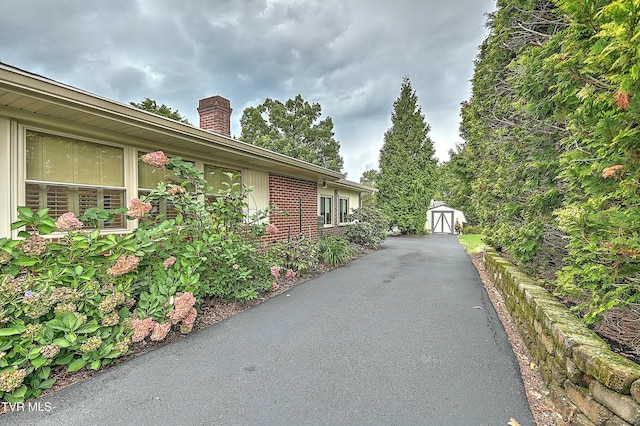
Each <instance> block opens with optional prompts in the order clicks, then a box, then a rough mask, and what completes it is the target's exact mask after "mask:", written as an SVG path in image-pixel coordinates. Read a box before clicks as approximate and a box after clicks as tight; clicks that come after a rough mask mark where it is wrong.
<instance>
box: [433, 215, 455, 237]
mask: <svg viewBox="0 0 640 426" xmlns="http://www.w3.org/2000/svg"><path fill="white" fill-rule="evenodd" d="M431 232H432V233H434V234H453V212H450V211H446V212H445V211H442V212H438V211H433V212H431Z"/></svg>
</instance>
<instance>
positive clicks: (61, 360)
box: [56, 353, 73, 365]
mask: <svg viewBox="0 0 640 426" xmlns="http://www.w3.org/2000/svg"><path fill="white" fill-rule="evenodd" d="M71 361H73V353H68V354H66V355H65V356H63V357H61V358H57V359H56V365H67V364H69V363H70V362H71Z"/></svg>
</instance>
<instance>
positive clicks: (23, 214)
mask: <svg viewBox="0 0 640 426" xmlns="http://www.w3.org/2000/svg"><path fill="white" fill-rule="evenodd" d="M33 216H34V213H33V210H31V209H30V208H29V207H25V206H18V217H19V218H20V219H22V220H28V219H33Z"/></svg>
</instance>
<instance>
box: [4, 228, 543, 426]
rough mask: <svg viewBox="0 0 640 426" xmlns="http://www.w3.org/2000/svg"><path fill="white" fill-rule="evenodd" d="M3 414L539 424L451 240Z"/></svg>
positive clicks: (405, 243)
mask: <svg viewBox="0 0 640 426" xmlns="http://www.w3.org/2000/svg"><path fill="white" fill-rule="evenodd" d="M27 404H28V403H26V404H25V408H24V410H22V411H19V412H13V413H10V414H7V415H2V416H0V424H15V425H119V424H122V425H187V424H189V425H465V426H466V425H492V426H493V425H506V424H507V423H508V422H509V419H510V418H511V417H513V418H515V419H516V420H517V421H518V422H520V424H522V425H533V424H534V421H533V418H532V416H531V413H530V411H529V407H528V404H527V400H526V397H525V394H524V388H523V384H522V381H521V379H520V374H519V371H518V366H517V363H516V360H515V358H514V355H513V352H512V351H511V347H510V345H509V342H508V340H507V337H506V334H505V332H504V330H503V328H502V325H501V323H500V321H499V320H498V318H497V315H496V314H495V311H494V310H493V307H492V306H491V303H490V302H489V300H488V297H487V295H486V293H485V291H484V288H483V286H482V282H481V281H480V278H479V277H478V275H477V273H476V271H475V269H474V267H473V265H472V263H471V261H470V259H469V257H468V255H467V254H466V253H465V251H464V249H463V247H462V246H461V245H460V244H459V243H458V241H457V238H456V237H453V236H438V235H432V236H425V237H420V238H391V239H389V240H387V242H386V243H385V244H384V246H383V247H382V249H380V250H378V251H376V252H374V253H371V254H369V255H367V256H365V257H363V258H361V259H358V260H356V261H354V262H352V263H351V264H350V265H348V266H346V267H343V268H339V269H337V270H334V271H331V272H329V273H327V274H325V275H323V276H321V277H319V278H316V279H314V280H311V281H308V282H307V283H305V284H302V285H300V286H298V287H296V288H294V289H292V290H291V291H289V292H288V293H286V294H282V295H280V296H278V297H275V298H273V299H271V300H269V301H267V302H265V303H262V304H260V305H258V306H256V307H253V308H251V309H249V310H248V311H245V312H243V313H241V314H239V315H236V316H234V317H232V318H229V319H227V320H225V321H223V322H221V323H218V324H216V325H214V326H212V327H209V328H208V329H204V330H201V331H199V332H197V333H194V334H192V335H189V336H187V337H185V338H184V339H181V340H180V341H178V342H175V343H172V344H169V345H167V346H164V347H162V348H159V349H157V350H155V351H153V352H150V353H147V354H145V355H142V356H140V357H138V358H136V359H133V360H131V361H128V362H126V363H124V364H121V365H117V366H114V367H113V368H110V369H107V370H106V371H103V372H100V373H98V374H96V375H95V376H93V377H92V378H90V379H88V380H86V381H84V382H81V383H78V384H75V385H73V386H71V387H69V388H66V389H63V390H61V391H59V392H57V393H54V394H51V395H47V396H45V397H43V398H42V399H40V400H37V401H35V402H33V403H32V405H31V407H29V406H28V405H27Z"/></svg>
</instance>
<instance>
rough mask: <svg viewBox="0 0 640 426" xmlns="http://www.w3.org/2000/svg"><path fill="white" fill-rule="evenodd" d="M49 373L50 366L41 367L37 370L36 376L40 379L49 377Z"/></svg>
mask: <svg viewBox="0 0 640 426" xmlns="http://www.w3.org/2000/svg"><path fill="white" fill-rule="evenodd" d="M50 374H51V367H49V366H47V367H42V368H41V369H39V370H38V377H39V378H40V379H42V380H44V379H46V378H47V377H49V375H50Z"/></svg>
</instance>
